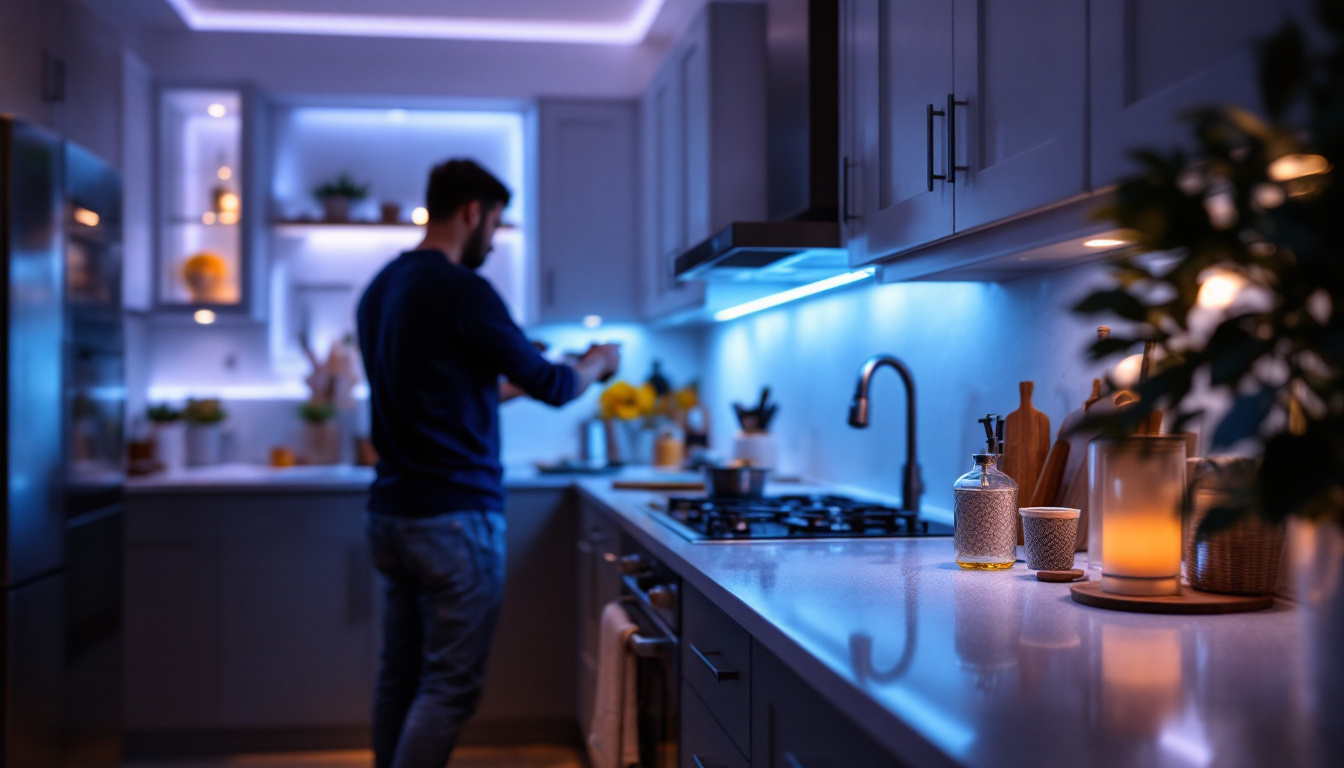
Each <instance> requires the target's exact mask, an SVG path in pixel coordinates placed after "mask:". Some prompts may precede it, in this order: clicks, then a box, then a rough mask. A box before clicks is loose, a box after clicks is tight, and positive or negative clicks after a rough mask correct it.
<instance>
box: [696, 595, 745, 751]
mask: <svg viewBox="0 0 1344 768" xmlns="http://www.w3.org/2000/svg"><path fill="white" fill-rule="evenodd" d="M681 676H682V679H683V680H685V681H686V683H687V684H688V685H689V686H690V687H691V688H693V689H694V690H695V692H696V693H698V694H700V698H701V699H703V700H704V703H705V706H706V707H708V709H709V711H710V712H711V713H712V714H713V715H714V718H715V719H716V720H718V721H719V724H720V725H722V726H723V729H724V730H725V731H726V732H727V733H728V736H729V737H730V738H731V739H732V740H733V743H734V744H736V745H737V747H738V749H740V750H741V751H742V753H743V754H746V755H750V754H751V753H750V749H751V636H750V635H748V634H747V632H746V630H744V629H742V628H741V627H739V626H738V625H737V623H736V622H734V621H733V620H732V619H731V618H729V617H728V614H726V613H724V612H723V611H721V610H719V609H718V608H716V607H715V606H714V604H713V603H711V602H710V601H709V598H707V597H705V596H704V595H702V594H700V593H699V592H698V591H696V590H695V589H692V588H690V587H685V586H684V587H683V590H682V629H681Z"/></svg>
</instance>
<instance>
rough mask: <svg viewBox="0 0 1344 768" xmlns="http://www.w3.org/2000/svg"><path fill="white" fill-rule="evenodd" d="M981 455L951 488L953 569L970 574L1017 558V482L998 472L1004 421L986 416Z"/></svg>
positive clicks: (983, 420) (1008, 563)
mask: <svg viewBox="0 0 1344 768" xmlns="http://www.w3.org/2000/svg"><path fill="white" fill-rule="evenodd" d="M980 423H981V424H984V425H985V443H986V451H985V453H977V454H974V455H973V456H971V458H972V459H973V460H974V461H975V466H974V467H973V468H972V469H971V471H970V472H967V473H966V474H964V475H962V476H961V477H960V478H958V479H957V482H956V484H955V485H953V486H952V494H953V496H954V497H955V500H954V502H953V515H954V520H953V533H952V544H953V546H954V547H955V548H956V551H957V565H960V566H961V567H962V568H966V569H968V570H976V571H994V570H1001V569H1003V568H1011V567H1012V565H1013V562H1014V561H1015V560H1016V559H1017V483H1015V482H1013V479H1012V478H1011V477H1009V476H1007V475H1005V474H1004V473H1003V472H1000V471H999V469H998V467H997V466H995V465H996V464H997V463H998V460H999V456H1000V455H1001V453H1002V450H1001V446H1002V444H1003V419H1001V418H999V417H998V415H997V414H993V413H991V414H989V415H988V416H985V418H983V419H980Z"/></svg>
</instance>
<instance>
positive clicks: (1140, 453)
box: [1087, 435, 1185, 596]
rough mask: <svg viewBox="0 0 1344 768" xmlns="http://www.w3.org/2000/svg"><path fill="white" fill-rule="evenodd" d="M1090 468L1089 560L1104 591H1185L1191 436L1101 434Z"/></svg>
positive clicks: (1148, 593) (1090, 456) (1091, 454)
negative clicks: (1182, 584) (1183, 540)
mask: <svg viewBox="0 0 1344 768" xmlns="http://www.w3.org/2000/svg"><path fill="white" fill-rule="evenodd" d="M1088 472H1089V475H1088V492H1089V498H1088V505H1087V508H1088V514H1089V515H1090V516H1091V519H1090V520H1089V521H1088V543H1087V561H1088V568H1089V569H1099V570H1100V571H1101V588H1102V591H1104V592H1112V593H1115V594H1122V595H1141V596H1152V595H1175V594H1179V592H1180V581H1181V506H1182V501H1183V499H1184V494H1185V437H1184V436H1183V435H1136V436H1133V437H1126V438H1122V439H1106V438H1098V439H1096V440H1093V441H1092V442H1091V444H1089V446H1088Z"/></svg>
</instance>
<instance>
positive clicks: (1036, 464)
mask: <svg viewBox="0 0 1344 768" xmlns="http://www.w3.org/2000/svg"><path fill="white" fill-rule="evenodd" d="M1035 388H1036V385H1035V384H1033V383H1032V382H1030V381H1024V382H1022V383H1021V384H1019V385H1018V391H1019V392H1020V393H1021V396H1022V402H1021V403H1020V404H1019V405H1018V406H1017V410H1015V411H1013V412H1012V413H1010V414H1008V417H1007V418H1006V419H1004V422H1003V464H1002V466H1001V469H1003V473H1004V474H1005V475H1008V476H1009V477H1011V478H1013V481H1014V482H1016V483H1017V498H1018V501H1019V502H1023V504H1022V505H1023V506H1025V502H1026V501H1027V500H1028V499H1031V498H1034V497H1035V494H1036V480H1037V478H1039V477H1040V476H1041V468H1042V467H1044V466H1045V457H1046V455H1047V454H1048V453H1049V452H1050V417H1049V416H1046V415H1045V414H1044V413H1041V412H1040V411H1038V410H1036V409H1035V408H1034V407H1033V406H1032V404H1031V394H1032V391H1033V390H1035ZM1017 543H1019V544H1021V543H1022V520H1021V519H1020V518H1019V519H1018V521H1017Z"/></svg>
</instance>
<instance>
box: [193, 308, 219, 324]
mask: <svg viewBox="0 0 1344 768" xmlns="http://www.w3.org/2000/svg"><path fill="white" fill-rule="evenodd" d="M191 317H192V319H193V320H195V321H196V322H198V323H200V324H201V325H209V324H211V323H213V322H215V313H214V312H211V311H210V310H208V309H198V310H196V312H195V314H193V315H192V316H191Z"/></svg>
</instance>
